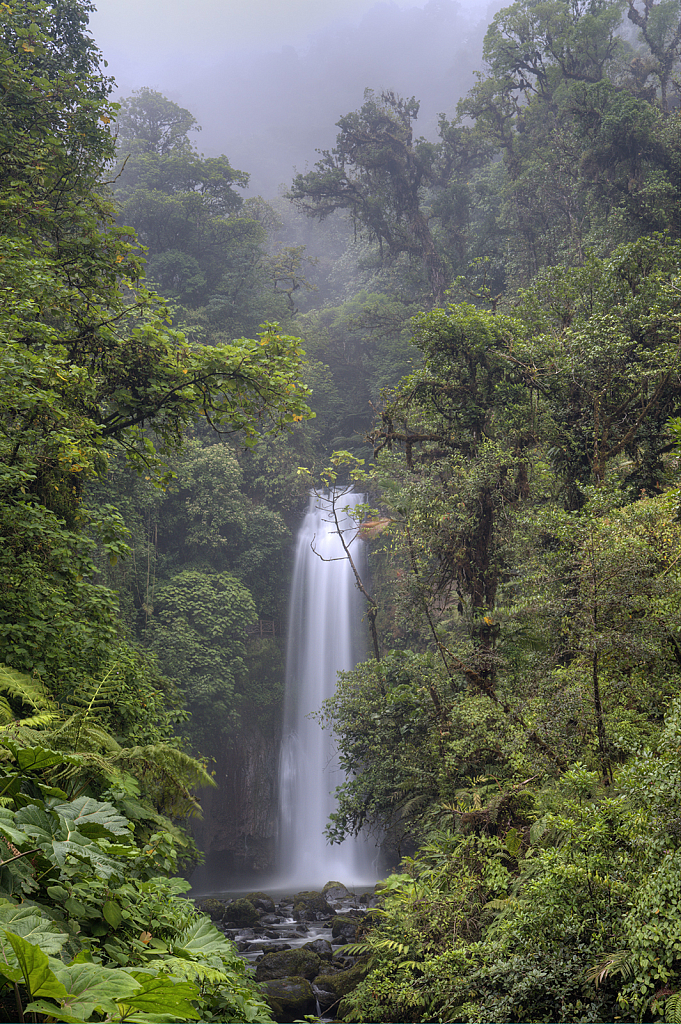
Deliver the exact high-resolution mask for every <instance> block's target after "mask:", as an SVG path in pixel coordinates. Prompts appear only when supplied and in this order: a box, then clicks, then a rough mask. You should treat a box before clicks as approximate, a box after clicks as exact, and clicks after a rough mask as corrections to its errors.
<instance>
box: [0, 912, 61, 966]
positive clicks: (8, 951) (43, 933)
mask: <svg viewBox="0 0 681 1024" xmlns="http://www.w3.org/2000/svg"><path fill="white" fill-rule="evenodd" d="M9 932H11V933H13V934H14V935H17V936H19V937H21V938H23V939H25V940H26V941H28V942H31V943H36V944H37V945H39V946H40V948H41V950H42V951H43V952H44V953H47V954H56V953H58V952H59V950H60V949H61V948H62V946H63V945H64V943H65V942H66V941H67V939H68V935H66V934H65V933H64V932H60V931H59V929H58V928H57V926H56V924H54V922H53V921H46V920H45V919H44V918H43V917H41V916H40V914H39V913H38V912H37V911H36V910H35V909H34V908H33V907H21V906H15V905H14V904H13V903H9V902H6V901H2V902H1V903H0V974H3V975H4V976H5V977H6V978H9V979H10V981H19V979H20V978H21V969H20V966H19V961H18V959H17V956H16V954H15V952H14V947H13V946H12V943H11V942H10V941H9V937H8V935H9Z"/></svg>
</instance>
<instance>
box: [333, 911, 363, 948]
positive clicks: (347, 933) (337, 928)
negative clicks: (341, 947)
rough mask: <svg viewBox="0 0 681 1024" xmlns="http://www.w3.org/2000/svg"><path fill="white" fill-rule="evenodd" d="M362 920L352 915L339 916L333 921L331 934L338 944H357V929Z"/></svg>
mask: <svg viewBox="0 0 681 1024" xmlns="http://www.w3.org/2000/svg"><path fill="white" fill-rule="evenodd" d="M360 921H361V918H356V917H351V916H350V914H337V915H336V917H334V918H333V919H332V921H331V934H332V935H333V937H334V939H335V940H336V942H337V943H344V942H357V929H358V927H359V924H360Z"/></svg>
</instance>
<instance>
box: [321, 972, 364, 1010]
mask: <svg viewBox="0 0 681 1024" xmlns="http://www.w3.org/2000/svg"><path fill="white" fill-rule="evenodd" d="M368 973H369V964H368V963H367V961H366V960H363V961H361V963H357V964H355V965H354V966H353V967H350V968H348V969H347V970H345V971H338V972H337V973H336V974H318V975H317V977H316V978H315V980H314V983H315V986H316V987H317V988H320V989H323V990H324V991H326V992H333V993H334V995H335V996H336V999H342V998H343V997H344V996H346V995H348V993H349V992H352V990H353V989H355V988H357V986H358V985H359V983H360V981H364V979H365V978H366V976H367V974H368ZM336 1015H337V1016H339V1017H340V1014H339V1013H338V1010H336Z"/></svg>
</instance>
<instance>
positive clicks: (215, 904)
mask: <svg viewBox="0 0 681 1024" xmlns="http://www.w3.org/2000/svg"><path fill="white" fill-rule="evenodd" d="M198 909H199V910H200V911H201V912H202V913H203V914H208V916H209V917H210V919H211V921H222V920H223V918H224V916H225V911H226V909H227V908H226V907H225V904H224V903H223V902H222V900H215V899H207V900H201V902H200V903H199V905H198Z"/></svg>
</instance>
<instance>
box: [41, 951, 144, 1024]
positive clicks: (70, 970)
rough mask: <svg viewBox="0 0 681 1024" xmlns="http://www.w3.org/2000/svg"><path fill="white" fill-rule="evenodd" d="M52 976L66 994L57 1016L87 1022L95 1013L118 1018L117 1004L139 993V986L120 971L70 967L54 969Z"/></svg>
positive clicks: (97, 966) (78, 965)
mask: <svg viewBox="0 0 681 1024" xmlns="http://www.w3.org/2000/svg"><path fill="white" fill-rule="evenodd" d="M55 974H56V975H57V978H58V979H59V981H60V982H62V984H63V985H64V986H65V992H66V993H67V994H66V995H65V996H64V997H63V998H62V999H61V1000H60V1005H61V1011H60V1013H61V1012H62V1011H64V1012H65V1013H71V1014H73V1015H75V1014H82V1016H83V1017H85V1018H86V1019H87V1018H89V1017H91V1016H92V1013H93V1012H94V1010H95V1009H98V1010H99V1012H100V1013H106V1014H109V1015H113V1014H117V1011H118V1003H120V1002H122V1001H123V1000H124V999H128V998H130V997H131V996H133V995H134V994H135V993H136V992H138V991H139V990H140V983H139V982H138V981H136V980H135V979H134V978H133V977H131V976H130V974H128V973H127V971H124V970H122V969H121V968H119V967H102V965H101V964H92V963H71V964H69V965H68V966H64V967H61V968H55ZM59 1019H60V1020H61V1019H62V1018H61V1016H60V1018H59Z"/></svg>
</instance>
